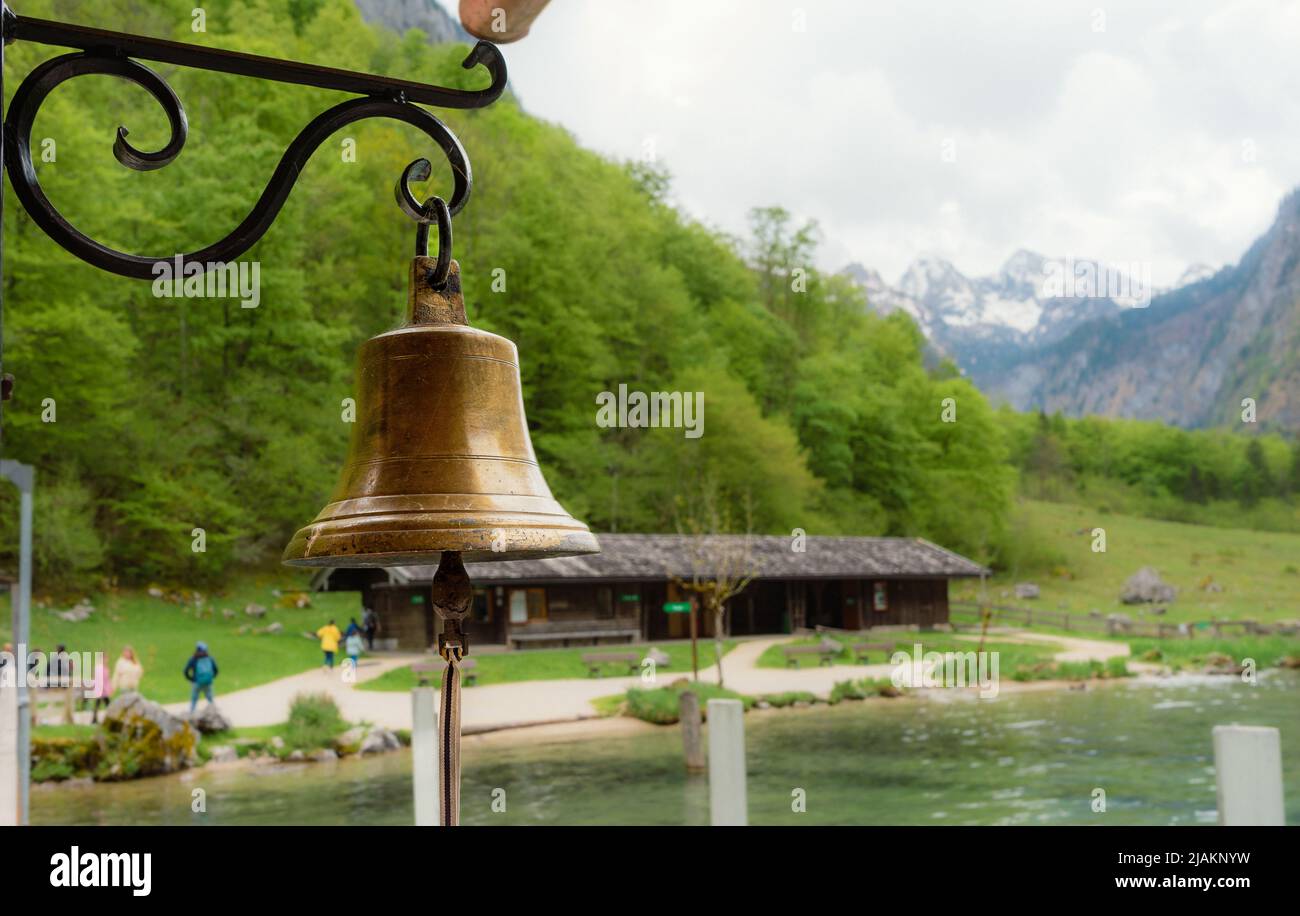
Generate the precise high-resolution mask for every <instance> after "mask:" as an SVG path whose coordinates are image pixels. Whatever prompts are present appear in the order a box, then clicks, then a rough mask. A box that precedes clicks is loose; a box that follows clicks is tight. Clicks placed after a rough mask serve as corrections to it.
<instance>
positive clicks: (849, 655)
mask: <svg viewBox="0 0 1300 916" xmlns="http://www.w3.org/2000/svg"><path fill="white" fill-rule="evenodd" d="M831 638H832V639H834V640H835V641H836V642H838V643H839V644H840V654H839V655H837V656H835V657H834V658H832V659H831V664H833V665H856V664H858V662H857V661H855V660H854V655H853V650H852V648H851V647H852V645H853V643H855V642H892V643H894V644H895V645H894V650H895V651H896V652H906V653H908V654H909V655H910V654H911V653H912V652H913V651H914V650H913V646H915V644H916V643H920V644H921V651H922V653H925V652H974V651H975V649H976V647H977V646H978V645H979V643H978V642H977V641H967V640H964V639H954V638H953V637H952V635H951V634H949V633H938V632H924V631H923V632H920V633H902V632H900V633H889V634H884V635H880V636H872V635H870V634H868V635H857V634H854V635H851V636H843V635H835V636H832V637H831ZM822 639H823V637H821V636H808V637H801V638H799V639H795V640H791V641H790V642H787V643H780V644H777V645H773V646H768V647H767V649H766V650H765V651H764V652H763V654H762V655H760V656H759V657H758V667H760V668H785V667H786V666H787V662H786V658H785V653H783V652H782V651H781V649H782V647H783V646H790V645H794V646H815V645H817V644H819V643H820V642H821V641H822ZM984 650H985V651H986V652H994V651H996V652H998V653H999V661H998V664H999V665H1000V666H1001V669H1002V671H1004V672H1007V673H1010V672H1011V671H1012V670H1013V668H1014V666H1016V665H1034V664H1038V663H1040V662H1045V661H1050V660H1051V658H1052V655H1053V654H1055V652H1056V649H1055V648H1053V647H1052V646H1037V645H1034V646H1031V645H1022V644H1019V643H1000V642H994V641H993V640H991V639H990V640H986V641H985V643H984ZM795 660H796V661H797V662H798V663H799V667H800V668H815V667H817V666H818V665H819V664H820V663H821V659H820V657H819V656H816V655H798V656H795ZM887 661H889V659H888V658H887V657H886V655H885V653H884V652H882V651H881V650H879V649H873V650H872V652H871V654H870V655H869V656H868V663H869V664H883V663H884V662H887Z"/></svg>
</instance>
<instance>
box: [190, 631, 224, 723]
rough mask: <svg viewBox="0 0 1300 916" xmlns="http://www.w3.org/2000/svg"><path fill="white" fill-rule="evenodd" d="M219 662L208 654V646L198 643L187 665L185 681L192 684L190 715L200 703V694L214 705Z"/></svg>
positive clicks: (209, 703)
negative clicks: (214, 682)
mask: <svg viewBox="0 0 1300 916" xmlns="http://www.w3.org/2000/svg"><path fill="white" fill-rule="evenodd" d="M217 673H218V672H217V660H216V659H215V658H213V657H212V656H211V655H209V654H208V644H207V643H205V642H201V643H198V644H196V645H195V646H194V654H193V655H191V656H190V660H189V661H188V662H186V663H185V679H186V680H187V681H189V682H190V685H191V686H190V715H193V714H194V707H195V706H197V705H198V703H199V694H200V693H202V694H203V695H204V696H206V697H207V698H208V705H209V706H211V705H212V704H213V700H212V682H213V681H215V680H216V679H217Z"/></svg>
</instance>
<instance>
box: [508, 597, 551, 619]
mask: <svg viewBox="0 0 1300 916" xmlns="http://www.w3.org/2000/svg"><path fill="white" fill-rule="evenodd" d="M545 619H546V592H545V591H544V590H543V589H540V588H512V589H511V590H510V622H511V623H513V624H526V623H533V622H534V621H537V620H545Z"/></svg>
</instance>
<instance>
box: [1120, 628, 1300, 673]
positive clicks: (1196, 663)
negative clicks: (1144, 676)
mask: <svg viewBox="0 0 1300 916" xmlns="http://www.w3.org/2000/svg"><path fill="white" fill-rule="evenodd" d="M1129 650H1130V651H1131V652H1132V653H1133V657H1134V658H1135V659H1140V660H1143V661H1151V662H1157V663H1160V664H1165V665H1168V666H1169V667H1170V668H1172V669H1173V670H1175V671H1179V670H1182V669H1190V670H1198V671H1199V670H1201V669H1202V668H1205V667H1206V665H1208V664H1210V662H1211V660H1212V659H1211V656H1215V655H1217V656H1226V657H1227V658H1230V659H1232V660H1233V661H1234V662H1240V661H1241V660H1242V659H1244V658H1253V659H1254V660H1255V664H1256V666H1257V667H1259V668H1274V667H1277V666H1279V665H1284V666H1286V667H1300V639H1296V638H1294V637H1289V636H1245V637H1242V638H1240V639H1222V638H1220V639H1130V640H1129Z"/></svg>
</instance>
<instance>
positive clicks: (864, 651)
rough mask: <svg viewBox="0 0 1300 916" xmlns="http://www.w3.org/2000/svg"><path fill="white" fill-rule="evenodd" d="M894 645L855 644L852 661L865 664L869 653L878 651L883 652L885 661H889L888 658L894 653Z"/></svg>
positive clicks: (889, 643) (878, 643)
mask: <svg viewBox="0 0 1300 916" xmlns="http://www.w3.org/2000/svg"><path fill="white" fill-rule="evenodd" d="M895 645H897V644H896V643H892V642H855V643H854V644H853V659H854V661H857V662H860V663H863V664H865V663H866V661H867V655H868V654H869V653H871V652H877V651H879V652H884V653H885V661H889V656H890V655H892V654H893V653H894V646H895Z"/></svg>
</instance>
